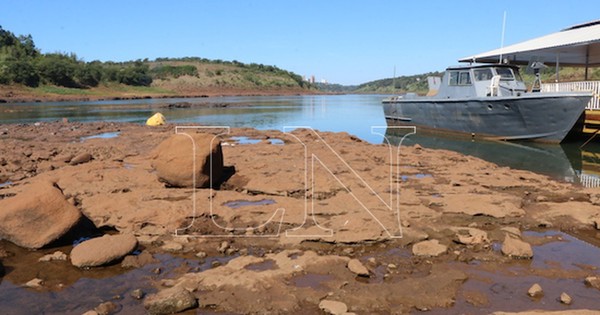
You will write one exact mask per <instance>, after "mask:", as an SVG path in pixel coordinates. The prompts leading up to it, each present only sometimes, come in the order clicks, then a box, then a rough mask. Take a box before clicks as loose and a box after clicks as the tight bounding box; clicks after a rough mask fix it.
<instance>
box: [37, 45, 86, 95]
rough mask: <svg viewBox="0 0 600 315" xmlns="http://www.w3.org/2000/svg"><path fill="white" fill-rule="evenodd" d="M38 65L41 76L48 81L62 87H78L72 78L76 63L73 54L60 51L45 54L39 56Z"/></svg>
mask: <svg viewBox="0 0 600 315" xmlns="http://www.w3.org/2000/svg"><path fill="white" fill-rule="evenodd" d="M38 67H39V70H40V74H41V76H42V78H43V79H44V80H46V81H48V82H49V83H52V84H54V85H59V86H64V87H79V85H78V84H77V82H76V81H75V78H74V76H75V72H76V71H77V67H78V65H77V61H76V60H74V59H73V56H67V55H66V54H61V53H54V54H45V55H44V56H42V58H40V61H39V63H38Z"/></svg>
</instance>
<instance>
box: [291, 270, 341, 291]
mask: <svg viewBox="0 0 600 315" xmlns="http://www.w3.org/2000/svg"><path fill="white" fill-rule="evenodd" d="M333 279H335V277H334V276H332V275H320V274H316V273H307V274H304V275H301V276H297V277H294V278H292V279H291V283H292V285H294V286H296V287H299V288H312V289H315V290H317V289H325V288H326V287H325V286H324V283H325V282H327V281H331V280H333Z"/></svg>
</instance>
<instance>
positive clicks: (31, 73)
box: [7, 60, 40, 87]
mask: <svg viewBox="0 0 600 315" xmlns="http://www.w3.org/2000/svg"><path fill="white" fill-rule="evenodd" d="M7 70H8V73H9V74H10V75H9V76H8V78H9V79H10V81H12V82H14V83H20V84H24V85H27V86H30V87H37V86H38V85H39V84H40V75H39V74H38V72H37V70H36V68H35V66H34V65H33V63H32V62H29V61H28V60H11V61H9V62H7Z"/></svg>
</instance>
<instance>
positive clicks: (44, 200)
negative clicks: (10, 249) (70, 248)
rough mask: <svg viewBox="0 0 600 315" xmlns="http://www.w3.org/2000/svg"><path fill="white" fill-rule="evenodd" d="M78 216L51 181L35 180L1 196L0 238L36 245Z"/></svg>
mask: <svg viewBox="0 0 600 315" xmlns="http://www.w3.org/2000/svg"><path fill="white" fill-rule="evenodd" d="M80 218H81V212H80V211H79V210H78V209H77V208H76V207H75V206H73V205H72V204H71V203H69V202H68V201H67V200H66V198H65V196H64V195H63V194H62V191H61V190H60V189H58V188H57V187H55V186H54V184H53V183H51V182H45V181H40V182H35V183H32V184H30V185H28V186H27V187H25V188H24V189H23V191H22V192H21V193H19V194H17V195H16V196H14V197H10V198H6V199H2V200H0V238H2V239H6V240H8V241H11V242H13V243H15V244H17V245H19V246H21V247H26V248H31V249H37V248H41V247H43V246H45V245H47V244H49V243H51V242H52V241H55V240H57V239H58V238H60V237H61V236H63V235H64V234H65V233H67V232H68V231H69V230H70V229H71V228H72V227H73V226H74V225H75V224H76V223H77V222H78V221H79V219H80Z"/></svg>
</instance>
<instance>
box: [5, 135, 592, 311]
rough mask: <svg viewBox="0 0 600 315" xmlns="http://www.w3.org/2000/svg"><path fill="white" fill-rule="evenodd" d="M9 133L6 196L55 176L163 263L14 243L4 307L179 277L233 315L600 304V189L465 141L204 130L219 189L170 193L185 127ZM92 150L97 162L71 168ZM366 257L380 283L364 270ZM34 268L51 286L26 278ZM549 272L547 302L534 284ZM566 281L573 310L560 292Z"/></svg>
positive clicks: (98, 220) (136, 306) (51, 304)
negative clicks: (511, 236) (168, 147)
mask: <svg viewBox="0 0 600 315" xmlns="http://www.w3.org/2000/svg"><path fill="white" fill-rule="evenodd" d="M3 128H4V129H3V130H5V132H3V133H2V134H1V135H0V179H2V180H1V181H0V182H1V183H0V199H7V200H9V199H8V198H11V197H12V196H15V195H18V194H20V193H21V192H22V191H23V190H25V188H26V187H28V186H29V185H30V184H31V183H35V182H37V181H40V180H51V181H53V182H55V183H56V185H57V186H58V187H60V189H61V191H62V193H63V194H64V195H65V197H66V198H67V200H69V202H71V203H72V204H73V205H75V206H76V207H77V209H79V210H80V211H81V213H82V214H83V215H84V216H85V217H86V218H87V219H89V221H90V222H91V224H93V225H94V228H96V229H97V230H95V232H94V233H113V234H114V233H134V234H135V235H136V236H137V238H138V241H139V243H140V244H141V245H140V247H139V248H138V251H137V252H136V253H139V252H141V251H147V252H149V253H150V254H152V256H154V258H156V259H157V260H158V262H157V263H151V264H147V265H144V266H141V267H139V268H134V269H131V268H125V267H121V265H120V263H119V262H116V263H114V264H113V265H110V266H104V267H99V268H92V269H89V270H80V269H78V268H75V267H73V266H71V264H70V263H69V262H68V261H51V262H39V261H38V259H39V258H40V257H42V256H44V255H46V254H51V253H53V252H54V251H56V250H61V251H62V252H64V253H66V254H69V253H70V251H71V249H72V241H74V240H69V239H66V240H62V243H58V244H53V245H51V246H48V247H46V248H43V249H41V250H38V251H25V250H23V249H20V248H18V247H16V246H14V245H12V244H10V243H7V242H4V243H2V244H1V245H2V248H1V249H2V250H1V251H0V253H3V255H2V256H3V258H2V264H3V265H4V269H5V271H4V276H3V278H2V283H1V284H0V292H2V294H1V296H2V298H1V299H0V300H1V301H0V307H2V309H7V310H10V311H11V313H16V314H19V313H23V314H24V313H25V312H23V310H26V309H27V308H26V307H27V306H26V305H27V303H29V302H31V301H39V303H38V304H37V305H36V309H35V310H33V311H34V312H38V313H40V312H46V313H83V312H85V311H87V310H91V309H93V308H94V307H96V306H97V305H98V304H100V303H101V302H104V301H109V300H110V301H113V302H114V303H116V304H118V306H119V312H120V313H123V314H125V313H132V312H136V313H138V312H143V305H142V302H141V301H140V300H137V299H134V298H132V297H131V296H130V294H129V292H130V291H132V290H135V289H138V288H141V289H142V290H143V291H144V292H146V293H152V292H156V291H157V290H160V289H164V288H166V287H171V286H183V287H184V288H186V289H188V290H191V291H192V292H193V293H194V294H195V295H196V297H197V298H198V300H199V304H200V308H201V309H200V310H198V311H200V312H216V313H219V312H225V313H273V314H278V313H296V314H307V313H315V314H318V313H320V312H321V311H320V310H319V307H318V305H319V302H320V301H321V300H323V299H327V300H334V301H339V302H343V303H345V304H346V305H347V306H348V309H349V311H350V312H355V313H359V314H363V313H380V314H388V313H396V314H401V313H411V312H417V311H425V310H428V311H430V313H433V314H446V313H468V314H486V313H491V312H494V311H527V310H535V309H544V310H577V309H598V308H600V302H598V301H600V299H598V297H599V294H600V291H599V290H597V289H594V288H589V287H586V286H585V285H584V282H583V280H584V279H585V277H586V276H590V275H598V274H600V271H598V268H600V263H599V261H600V259H599V258H600V251H599V250H598V248H597V246H598V245H599V244H600V232H597V230H596V229H595V225H596V221H597V220H599V219H600V206H599V205H598V202H597V201H598V200H599V198H598V194H599V193H600V192H598V191H595V190H590V189H583V188H581V187H578V186H574V185H572V184H569V183H561V182H556V181H554V180H551V179H549V178H548V177H545V176H542V175H538V174H534V173H530V172H526V171H519V170H513V169H509V168H506V167H499V166H497V165H495V164H492V163H488V162H485V161H483V160H479V159H477V158H473V157H469V156H463V155H461V154H458V153H455V152H451V151H443V150H430V149H424V148H421V147H419V146H412V147H402V148H401V150H400V152H398V151H396V148H390V147H387V146H385V145H372V144H368V143H365V142H363V141H361V140H360V139H357V138H356V137H353V136H351V135H348V134H345V133H321V132H314V131H311V130H296V131H293V132H291V133H282V132H280V131H275V130H270V131H257V130H254V129H231V130H218V129H214V128H202V127H200V126H198V129H186V130H187V131H186V132H197V131H201V132H207V133H212V134H214V135H215V136H216V137H217V139H218V140H220V141H221V142H222V149H223V157H224V164H225V167H226V172H225V174H224V175H223V178H221V180H220V181H218V184H215V186H213V187H212V188H206V189H193V188H169V187H166V186H165V184H164V183H162V182H160V181H159V180H158V178H157V176H156V174H155V171H154V169H153V168H152V166H151V163H150V159H149V157H150V156H151V153H152V150H154V149H155V148H156V147H157V145H158V144H159V143H161V141H163V140H164V139H166V138H167V137H169V136H170V135H172V134H173V133H174V132H176V130H175V126H173V125H167V126H161V127H154V128H153V127H146V126H140V125H135V124H118V123H85V124H83V123H38V124H31V125H4V126H3ZM274 144H275V145H274ZM86 153H87V154H89V155H91V157H92V158H91V160H89V161H87V162H83V163H81V164H77V165H71V164H70V163H69V162H70V160H71V159H72V158H73V157H77V156H79V155H82V154H86ZM32 197H33V196H32ZM0 211H1V209H0ZM506 228H509V230H510V231H513V232H515V231H516V232H515V233H517V234H520V236H519V237H520V238H521V239H522V240H523V241H525V242H527V243H529V244H531V245H532V247H533V253H534V254H533V259H528V260H518V259H514V258H509V257H507V256H504V255H502V253H501V252H500V247H501V244H502V242H503V240H504V238H505V234H506V233H509V232H507V230H506ZM479 231H481V232H479ZM559 231H564V232H567V233H568V234H565V233H564V232H559ZM31 233H35V231H31ZM90 233H91V232H90ZM477 233H479V234H477ZM481 233H484V234H481ZM571 235H575V236H577V237H578V238H580V239H582V240H584V241H585V242H583V241H580V240H578V239H577V238H575V237H573V236H571ZM484 236H485V237H484ZM72 238H73V237H72ZM427 239H430V240H433V239H435V240H438V241H439V243H440V244H443V245H444V246H447V248H448V249H447V251H446V253H444V254H442V255H440V256H438V257H427V256H423V257H421V256H419V257H417V256H414V255H413V254H412V253H411V248H412V245H413V244H415V243H417V242H419V241H422V240H427ZM224 242H226V243H225V244H224ZM167 244H168V245H170V246H166V245H167ZM174 244H175V245H176V246H173V245H174ZM199 252H202V253H203V254H202V255H200V254H198V255H196V254H197V253H199ZM350 258H357V259H359V260H360V261H361V263H362V264H363V265H364V266H366V267H367V269H368V270H369V277H357V276H356V275H355V274H353V273H352V272H350V271H349V270H348V268H347V267H346V264H347V261H348V260H349V259H350ZM34 278H39V279H42V281H43V284H42V287H41V288H37V289H24V288H22V287H21V286H22V285H23V284H24V283H26V282H28V281H29V280H32V279H34ZM536 282H537V283H539V284H540V285H541V286H542V288H543V289H544V292H545V295H544V296H543V297H542V298H541V299H532V298H530V297H529V296H528V295H527V289H528V288H529V287H530V286H531V285H532V284H533V283H536ZM559 291H560V292H559ZM561 292H566V293H568V294H569V295H570V296H571V297H572V298H573V303H572V304H571V305H569V306H567V305H563V304H561V303H560V302H559V301H558V300H557V298H558V296H560V293H561ZM10 301H16V302H10ZM188 312H189V311H188ZM191 312H192V313H193V312H194V311H191Z"/></svg>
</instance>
